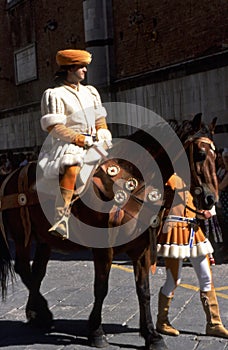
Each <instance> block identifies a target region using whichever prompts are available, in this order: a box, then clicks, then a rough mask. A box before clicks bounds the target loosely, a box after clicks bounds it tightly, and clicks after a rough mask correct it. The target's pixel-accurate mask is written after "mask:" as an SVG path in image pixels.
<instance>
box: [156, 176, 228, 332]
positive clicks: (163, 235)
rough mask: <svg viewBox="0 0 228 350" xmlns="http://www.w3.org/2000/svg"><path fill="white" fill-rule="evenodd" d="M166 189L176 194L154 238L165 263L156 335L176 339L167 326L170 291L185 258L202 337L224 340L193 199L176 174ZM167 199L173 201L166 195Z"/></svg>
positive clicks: (208, 247) (177, 281)
mask: <svg viewBox="0 0 228 350" xmlns="http://www.w3.org/2000/svg"><path fill="white" fill-rule="evenodd" d="M166 187H167V189H169V191H168V193H170V192H172V191H173V194H174V191H176V193H177V196H176V197H175V200H174V205H173V206H172V207H171V209H168V210H167V212H166V213H165V214H164V224H163V227H162V229H161V231H160V234H159V236H158V245H157V250H158V255H160V256H162V257H163V258H164V259H165V266H166V281H165V283H164V285H163V286H162V287H161V289H160V292H159V298H158V315H157V323H156V328H157V331H158V332H160V333H162V334H166V335H171V336H178V335H179V331H178V330H177V329H175V328H174V327H173V326H172V325H171V324H170V322H169V319H168V313H169V307H170V304H171V301H172V299H173V296H174V291H175V289H176V287H177V286H178V285H179V284H180V282H181V269H182V264H183V259H185V258H189V259H190V261H191V264H192V266H193V268H194V270H195V272H196V275H197V278H198V280H199V286H200V299H201V302H202V305H203V309H204V312H205V314H206V320H207V325H206V334H207V335H210V336H217V337H223V338H228V330H227V329H226V328H225V327H224V326H223V324H222V321H221V318H220V312H219V306H218V301H217V297H216V293H215V288H214V285H213V280H212V270H211V266H210V262H209V258H208V254H210V253H212V252H213V248H212V246H211V244H210V242H209V240H208V239H207V238H206V237H205V236H204V234H203V232H202V230H201V228H200V227H199V226H198V225H197V221H196V213H195V212H194V211H195V209H196V208H195V206H194V204H193V198H192V196H191V194H190V192H189V191H187V190H186V185H185V184H184V182H183V181H182V179H181V178H180V177H178V176H177V175H176V174H174V175H172V176H171V178H170V179H169V181H168V182H167V184H166ZM167 197H169V198H173V196H172V195H170V194H169V196H167ZM169 204H170V205H171V203H168V205H167V207H169ZM202 214H203V213H202ZM200 217H201V215H200Z"/></svg>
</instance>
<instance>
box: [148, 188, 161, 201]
mask: <svg viewBox="0 0 228 350" xmlns="http://www.w3.org/2000/svg"><path fill="white" fill-rule="evenodd" d="M147 197H148V199H149V201H150V202H157V201H159V199H161V192H160V191H159V190H158V189H156V188H155V189H154V190H152V191H151V192H149V193H148V195H147Z"/></svg>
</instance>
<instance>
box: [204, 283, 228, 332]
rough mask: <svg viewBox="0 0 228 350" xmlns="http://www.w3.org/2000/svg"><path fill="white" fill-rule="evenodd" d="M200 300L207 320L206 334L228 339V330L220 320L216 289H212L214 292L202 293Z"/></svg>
mask: <svg viewBox="0 0 228 350" xmlns="http://www.w3.org/2000/svg"><path fill="white" fill-rule="evenodd" d="M200 299H201V301H202V304H203V308H204V311H205V314H206V319H207V326H206V334H207V335H211V336H215V337H221V338H228V330H227V329H226V328H225V327H224V326H223V324H222V321H221V318H220V313H219V307H218V301H217V297H216V293H215V289H214V287H212V290H211V291H209V292H202V291H200Z"/></svg>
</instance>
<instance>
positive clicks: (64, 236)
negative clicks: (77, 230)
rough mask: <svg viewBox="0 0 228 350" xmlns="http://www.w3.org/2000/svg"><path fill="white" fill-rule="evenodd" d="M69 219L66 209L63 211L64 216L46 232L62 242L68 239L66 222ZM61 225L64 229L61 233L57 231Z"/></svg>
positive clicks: (68, 211) (68, 212)
mask: <svg viewBox="0 0 228 350" xmlns="http://www.w3.org/2000/svg"><path fill="white" fill-rule="evenodd" d="M69 218H70V210H69V208H67V209H66V210H65V214H63V216H62V217H61V219H60V220H59V221H57V222H56V223H55V224H54V225H53V226H52V227H51V228H50V229H49V230H48V232H50V233H51V234H52V235H53V236H56V237H59V238H62V240H65V239H69V237H70V235H69V225H68V221H69ZM61 224H63V226H64V227H65V230H66V232H63V231H62V232H61V230H60V231H58V227H59V226H60V225H61Z"/></svg>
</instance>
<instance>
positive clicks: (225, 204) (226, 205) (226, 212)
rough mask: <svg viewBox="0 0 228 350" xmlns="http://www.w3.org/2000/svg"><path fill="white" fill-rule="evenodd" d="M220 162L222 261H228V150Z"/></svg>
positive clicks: (225, 150)
mask: <svg viewBox="0 0 228 350" xmlns="http://www.w3.org/2000/svg"><path fill="white" fill-rule="evenodd" d="M222 160H223V163H224V169H225V172H224V174H223V177H222V178H221V179H220V182H219V186H218V189H219V202H220V204H221V213H222V219H221V222H222V227H223V230H222V231H223V243H224V260H225V261H226V260H228V148H224V150H223V152H222Z"/></svg>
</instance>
